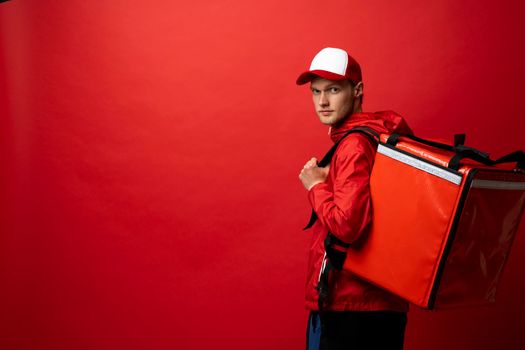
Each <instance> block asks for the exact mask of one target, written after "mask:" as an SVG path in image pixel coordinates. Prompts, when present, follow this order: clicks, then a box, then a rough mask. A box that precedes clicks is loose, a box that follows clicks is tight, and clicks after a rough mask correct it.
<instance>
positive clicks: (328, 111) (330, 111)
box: [319, 109, 333, 117]
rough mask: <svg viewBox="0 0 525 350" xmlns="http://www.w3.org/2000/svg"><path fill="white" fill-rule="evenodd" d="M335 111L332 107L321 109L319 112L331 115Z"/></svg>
mask: <svg viewBox="0 0 525 350" xmlns="http://www.w3.org/2000/svg"><path fill="white" fill-rule="evenodd" d="M332 112H333V110H331V109H322V110H320V111H319V113H321V114H322V115H323V116H325V117H326V116H329V115H330V114H331V113H332Z"/></svg>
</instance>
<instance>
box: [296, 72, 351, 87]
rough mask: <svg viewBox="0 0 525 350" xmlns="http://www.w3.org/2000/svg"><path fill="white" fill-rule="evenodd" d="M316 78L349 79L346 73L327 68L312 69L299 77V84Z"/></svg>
mask: <svg viewBox="0 0 525 350" xmlns="http://www.w3.org/2000/svg"><path fill="white" fill-rule="evenodd" d="M315 78H324V79H328V80H345V79H348V77H347V76H346V75H339V74H335V73H332V72H327V71H325V70H312V71H307V72H304V73H303V74H301V75H300V76H299V78H297V81H296V84H297V85H304V84H306V83H309V82H311V81H312V80H314V79H315Z"/></svg>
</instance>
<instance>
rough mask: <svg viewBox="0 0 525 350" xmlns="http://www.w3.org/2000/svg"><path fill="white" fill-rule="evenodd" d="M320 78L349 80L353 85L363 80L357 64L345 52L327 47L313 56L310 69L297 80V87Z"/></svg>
mask: <svg viewBox="0 0 525 350" xmlns="http://www.w3.org/2000/svg"><path fill="white" fill-rule="evenodd" d="M317 77H321V78H324V79H328V80H351V81H352V82H354V83H355V84H357V83H359V82H360V81H362V80H363V77H362V76H361V67H360V66H359V63H357V61H356V60H355V59H354V58H353V57H352V56H350V55H349V54H348V53H347V52H346V51H345V50H342V49H336V48H332V47H327V48H324V49H322V50H321V51H319V52H318V53H317V55H315V57H314V59H313V60H312V64H310V69H309V70H308V71H306V72H304V73H303V74H301V75H300V76H299V78H297V81H296V83H297V85H303V84H306V83H308V82H310V81H312V80H313V79H315V78H317Z"/></svg>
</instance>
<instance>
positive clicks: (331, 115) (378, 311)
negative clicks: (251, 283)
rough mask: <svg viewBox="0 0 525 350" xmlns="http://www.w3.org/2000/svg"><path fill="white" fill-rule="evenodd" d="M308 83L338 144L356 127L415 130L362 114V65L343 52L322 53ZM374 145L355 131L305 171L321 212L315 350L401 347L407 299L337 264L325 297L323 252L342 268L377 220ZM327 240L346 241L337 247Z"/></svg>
mask: <svg viewBox="0 0 525 350" xmlns="http://www.w3.org/2000/svg"><path fill="white" fill-rule="evenodd" d="M306 83H310V90H311V92H312V97H313V102H314V108H315V111H316V113H317V116H318V117H319V120H320V121H321V123H323V124H325V125H328V126H329V127H330V129H329V135H330V138H331V139H332V141H333V142H334V143H335V142H337V141H339V140H340V139H341V138H342V137H343V136H344V135H345V134H346V132H347V131H348V130H350V129H352V128H354V127H357V126H365V127H368V128H370V129H372V130H374V131H375V132H377V133H392V132H398V133H403V134H407V133H412V131H411V130H410V128H409V127H408V125H407V124H406V122H405V121H404V120H403V118H402V117H401V116H399V115H398V114H396V113H394V112H390V111H388V112H376V113H363V112H362V102H363V91H364V90H363V89H364V86H363V81H362V75H361V68H360V66H359V64H358V63H357V61H356V60H355V59H353V58H352V57H351V56H350V55H348V53H347V52H346V51H344V50H341V49H336V48H325V49H323V50H321V51H320V52H319V53H318V54H317V55H316V56H315V57H314V59H313V61H312V63H311V65H310V69H309V70H308V71H306V72H304V73H303V74H301V75H300V76H299V78H298V79H297V84H298V85H303V84H306ZM376 146H377V145H376V144H375V142H374V140H373V139H372V138H371V137H369V136H367V135H365V134H363V133H359V132H355V133H351V134H349V135H348V136H346V137H345V138H344V139H343V140H342V141H341V142H340V143H339V145H338V146H337V148H336V151H335V153H334V154H333V157H332V159H331V161H330V165H329V166H326V167H324V168H322V167H319V166H318V163H317V159H316V158H312V159H310V160H309V161H308V162H307V163H306V164H305V166H304V168H303V169H302V170H301V173H300V175H299V178H300V180H301V182H302V184H303V185H304V187H305V188H306V190H307V191H308V199H309V201H310V204H311V206H312V209H313V211H314V212H315V214H316V216H317V221H315V223H314V224H313V226H312V233H313V239H312V245H311V249H310V256H309V263H308V276H307V284H306V307H307V309H309V310H311V312H310V317H309V320H308V331H307V346H308V349H310V350H314V349H318V348H320V349H321V350H332V349H402V348H403V342H404V333H405V327H406V312H407V311H408V304H407V303H406V302H405V301H403V300H402V299H400V298H398V297H396V296H394V295H392V294H390V293H389V292H387V291H385V290H382V289H380V288H378V287H375V286H373V285H372V284H370V283H367V282H365V281H363V280H361V279H359V278H357V277H356V276H354V275H352V274H351V273H349V272H347V271H344V270H337V269H333V270H331V272H330V275H329V278H328V287H329V288H328V293H327V296H326V300H324V299H325V298H323V299H321V302H319V288H318V286H320V280H321V274H322V272H323V271H322V270H323V269H324V267H325V264H326V263H327V261H325V256H328V261H330V260H334V261H333V264H334V266H335V265H340V266H338V267H339V268H341V265H342V261H339V263H338V264H336V263H335V260H336V258H337V256H339V257H340V256H341V255H340V253H342V254H343V260H344V257H345V253H344V250H345V249H346V248H345V247H347V246H348V244H349V245H350V249H351V245H352V243H353V242H355V241H356V240H357V239H358V238H359V237H361V236H363V234H364V233H366V230H367V229H368V227H369V224H370V222H371V219H372V215H373V214H372V203H371V199H370V191H369V178H370V172H371V170H372V166H373V163H374V156H375V152H376ZM327 237H330V238H331V240H330V241H331V242H339V243H340V244H339V245H338V246H337V247H335V246H332V245H331V244H330V241H329V240H326V238H327ZM325 241H326V242H325ZM342 247H343V248H342ZM334 248H335V250H334ZM325 252H326V255H325ZM334 252H336V255H334V254H333V253H334ZM319 304H321V305H320V306H321V308H322V310H321V311H320V310H319V308H320V307H319ZM320 316H321V318H320ZM321 321H322V322H321ZM320 324H322V327H321V325H320Z"/></svg>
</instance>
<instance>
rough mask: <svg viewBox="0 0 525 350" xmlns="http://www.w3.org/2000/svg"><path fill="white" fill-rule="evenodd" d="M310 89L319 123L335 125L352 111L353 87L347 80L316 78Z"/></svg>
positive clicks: (353, 100) (353, 101)
mask: <svg viewBox="0 0 525 350" xmlns="http://www.w3.org/2000/svg"><path fill="white" fill-rule="evenodd" d="M310 89H311V90H312V96H313V101H314V107H315V111H316V112H317V115H318V116H319V120H320V121H321V123H323V124H325V125H330V126H337V125H338V124H339V123H341V122H342V121H343V120H344V119H345V118H346V117H347V116H348V115H349V114H351V113H352V112H353V109H354V103H355V99H354V98H355V96H354V88H353V87H352V84H350V82H349V81H348V80H342V81H336V80H327V79H323V78H316V79H314V80H312V83H311V85H310Z"/></svg>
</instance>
